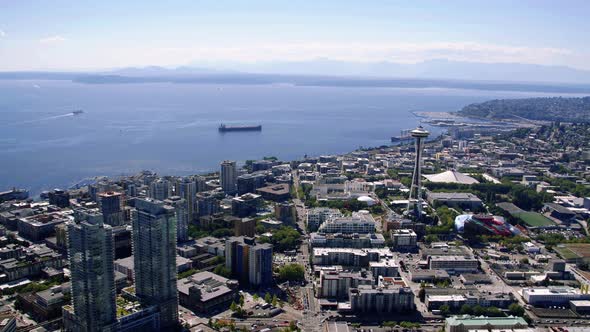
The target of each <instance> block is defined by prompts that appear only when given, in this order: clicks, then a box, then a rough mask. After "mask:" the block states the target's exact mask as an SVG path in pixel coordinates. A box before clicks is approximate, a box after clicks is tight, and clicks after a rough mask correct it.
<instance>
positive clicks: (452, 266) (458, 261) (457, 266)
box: [428, 256, 479, 274]
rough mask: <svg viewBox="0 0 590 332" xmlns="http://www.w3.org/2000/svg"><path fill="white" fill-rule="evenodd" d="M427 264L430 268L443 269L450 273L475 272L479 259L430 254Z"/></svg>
mask: <svg viewBox="0 0 590 332" xmlns="http://www.w3.org/2000/svg"><path fill="white" fill-rule="evenodd" d="M428 266H429V268H430V269H432V270H445V271H447V272H448V273H450V274H457V273H463V272H477V270H478V269H479V261H478V260H477V259H475V258H474V257H470V256H430V257H429V258H428Z"/></svg>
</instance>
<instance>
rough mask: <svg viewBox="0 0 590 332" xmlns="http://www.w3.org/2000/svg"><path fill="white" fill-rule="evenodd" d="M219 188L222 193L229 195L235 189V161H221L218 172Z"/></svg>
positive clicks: (236, 175) (236, 174)
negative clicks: (219, 171)
mask: <svg viewBox="0 0 590 332" xmlns="http://www.w3.org/2000/svg"><path fill="white" fill-rule="evenodd" d="M219 181H220V182H221V189H222V190H223V192H224V193H226V194H228V195H231V194H234V193H235V192H236V190H237V181H238V170H237V168H236V162H235V161H231V160H225V161H223V162H222V163H221V173H220V174H219Z"/></svg>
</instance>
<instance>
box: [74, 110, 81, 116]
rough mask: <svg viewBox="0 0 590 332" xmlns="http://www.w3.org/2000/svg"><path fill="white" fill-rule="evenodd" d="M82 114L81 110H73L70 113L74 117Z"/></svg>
mask: <svg viewBox="0 0 590 332" xmlns="http://www.w3.org/2000/svg"><path fill="white" fill-rule="evenodd" d="M83 113H84V111H83V110H75V111H73V112H72V114H74V115H80V114H83Z"/></svg>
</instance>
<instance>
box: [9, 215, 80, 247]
mask: <svg viewBox="0 0 590 332" xmlns="http://www.w3.org/2000/svg"><path fill="white" fill-rule="evenodd" d="M69 220H70V218H69V217H68V215H67V214H64V213H61V212H53V213H44V214H38V215H34V216H30V217H25V218H20V219H18V224H17V227H18V234H19V235H20V236H22V237H24V238H25V239H27V240H31V241H33V242H39V241H42V240H44V239H45V238H47V237H50V236H52V235H54V234H55V226H56V225H59V224H63V223H65V222H67V221H69Z"/></svg>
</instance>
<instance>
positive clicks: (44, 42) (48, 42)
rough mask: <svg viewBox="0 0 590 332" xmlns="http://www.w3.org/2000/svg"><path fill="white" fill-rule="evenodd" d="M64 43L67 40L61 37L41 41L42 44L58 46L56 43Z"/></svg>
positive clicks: (50, 37) (46, 38)
mask: <svg viewBox="0 0 590 332" xmlns="http://www.w3.org/2000/svg"><path fill="white" fill-rule="evenodd" d="M64 41H66V39H65V38H64V37H63V36H60V35H55V36H49V37H45V38H41V39H39V42H40V43H41V44H56V43H62V42H64Z"/></svg>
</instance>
